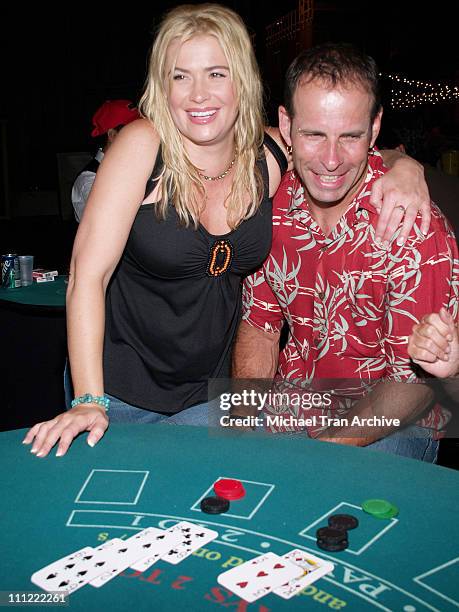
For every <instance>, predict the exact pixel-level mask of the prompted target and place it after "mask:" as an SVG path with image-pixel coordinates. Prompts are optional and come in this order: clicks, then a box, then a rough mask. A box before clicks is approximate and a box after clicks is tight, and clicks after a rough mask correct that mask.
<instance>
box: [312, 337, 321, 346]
mask: <svg viewBox="0 0 459 612" xmlns="http://www.w3.org/2000/svg"><path fill="white" fill-rule="evenodd" d="M313 342H314V346H316V347H317V346H319V344H320V340H319V338H314V341H313Z"/></svg>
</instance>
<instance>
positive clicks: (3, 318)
mask: <svg viewBox="0 0 459 612" xmlns="http://www.w3.org/2000/svg"><path fill="white" fill-rule="evenodd" d="M66 279H67V277H64V276H60V277H58V278H57V279H56V280H55V281H52V282H49V283H38V284H37V283H35V282H34V283H33V284H32V285H30V286H29V287H21V288H18V289H1V288H0V363H1V364H2V368H1V385H0V402H1V405H2V415H1V419H0V428H1V429H2V430H5V429H12V428H14V427H27V426H29V425H32V424H33V423H36V422H37V421H41V420H45V419H49V418H52V417H53V416H54V415H55V414H57V413H59V412H61V411H62V410H63V409H64V390H63V373H64V366H65V359H66V354H67V338H66V324H65V293H66V287H67V286H66V284H65V280H66Z"/></svg>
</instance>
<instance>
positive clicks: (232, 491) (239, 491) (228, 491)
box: [214, 478, 245, 501]
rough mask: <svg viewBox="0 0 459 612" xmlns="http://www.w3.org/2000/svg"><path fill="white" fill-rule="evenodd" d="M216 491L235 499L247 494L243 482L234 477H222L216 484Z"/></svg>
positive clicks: (232, 499) (220, 494)
mask: <svg viewBox="0 0 459 612" xmlns="http://www.w3.org/2000/svg"><path fill="white" fill-rule="evenodd" d="M214 491H215V493H216V494H217V495H218V496H219V497H223V499H228V500H230V501H234V500H236V499H241V498H242V497H244V495H245V489H244V487H243V486H242V482H240V481H239V480H235V479H233V478H220V480H217V482H216V483H215V484H214Z"/></svg>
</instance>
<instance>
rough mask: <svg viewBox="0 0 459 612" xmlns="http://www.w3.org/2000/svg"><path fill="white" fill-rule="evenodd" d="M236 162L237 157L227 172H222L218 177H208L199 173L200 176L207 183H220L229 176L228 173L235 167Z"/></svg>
mask: <svg viewBox="0 0 459 612" xmlns="http://www.w3.org/2000/svg"><path fill="white" fill-rule="evenodd" d="M235 161H236V157H233V161H232V162H231V163H230V165H229V166H228V168H227V169H226V170H225V172H222V173H221V174H219V175H218V176H207V175H206V174H201V173H199V176H200V177H201V178H203V179H204V180H205V181H219V180H220V179H223V178H225V176H226V175H227V174H228V172H229V171H230V170H231V168H232V167H233V166H234V163H235Z"/></svg>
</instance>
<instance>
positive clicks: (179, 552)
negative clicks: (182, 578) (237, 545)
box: [161, 521, 218, 565]
mask: <svg viewBox="0 0 459 612" xmlns="http://www.w3.org/2000/svg"><path fill="white" fill-rule="evenodd" d="M168 531H170V532H172V533H178V534H180V536H181V537H180V540H179V541H178V543H177V544H174V546H173V547H172V548H170V550H169V551H168V552H167V553H166V554H164V555H163V556H162V557H161V559H162V560H163V561H167V562H168V563H172V564H173V565H177V563H180V561H183V559H186V558H187V557H189V556H190V555H191V554H192V553H193V552H194V551H195V550H198V548H201V546H204V544H207V543H208V542H211V541H212V540H215V538H217V537H218V532H217V531H213V530H212V529H207V528H206V527H201V526H200V525H195V524H194V523H188V522H187V521H181V522H180V523H177V525H174V526H173V527H171V528H170V529H169V530H168Z"/></svg>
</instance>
